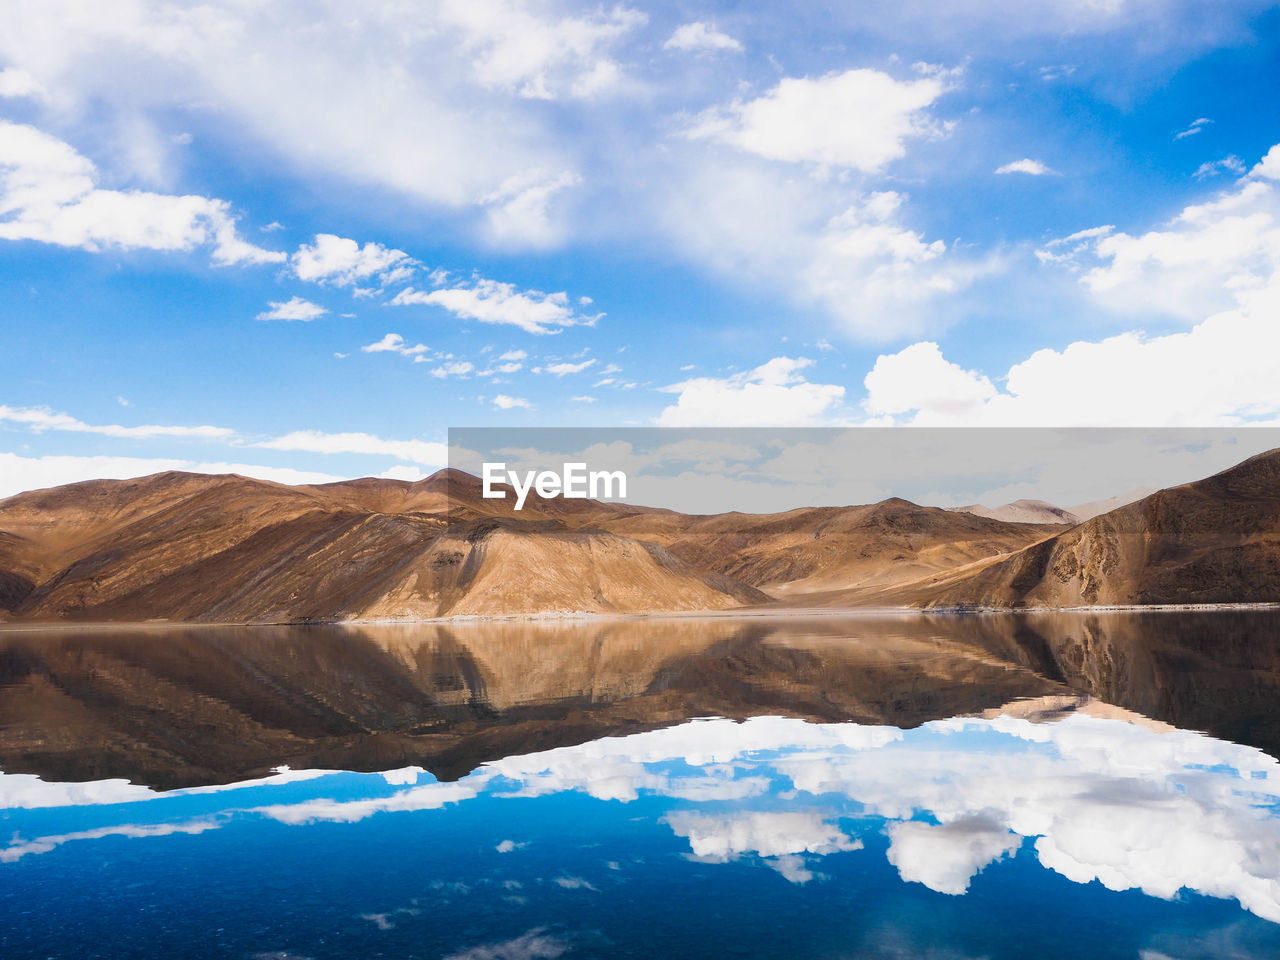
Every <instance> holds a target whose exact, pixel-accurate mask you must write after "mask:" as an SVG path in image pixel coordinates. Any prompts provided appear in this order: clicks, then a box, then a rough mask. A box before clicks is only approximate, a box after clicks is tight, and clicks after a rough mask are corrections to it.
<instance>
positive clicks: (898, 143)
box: [688, 69, 953, 173]
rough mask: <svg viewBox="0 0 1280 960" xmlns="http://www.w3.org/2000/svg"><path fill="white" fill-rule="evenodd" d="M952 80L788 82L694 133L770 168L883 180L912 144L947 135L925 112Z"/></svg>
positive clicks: (860, 73)
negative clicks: (797, 166)
mask: <svg viewBox="0 0 1280 960" xmlns="http://www.w3.org/2000/svg"><path fill="white" fill-rule="evenodd" d="M952 76H953V74H952V73H950V72H948V71H940V70H931V71H928V72H926V73H925V74H924V75H923V76H921V77H919V78H918V79H915V80H905V81H899V80H895V79H894V78H893V77H891V76H889V75H888V74H887V73H882V72H880V71H879V70H869V69H857V70H848V71H845V72H844V73H829V74H826V75H825V76H822V77H818V78H817V79H809V78H794V77H788V78H786V79H784V80H782V81H781V82H780V83H779V84H778V85H777V86H776V87H774V88H773V89H772V90H770V91H769V92H768V93H766V94H764V95H763V96H761V97H759V98H757V99H755V100H748V101H736V102H734V103H733V104H731V105H730V106H728V107H726V108H724V109H722V110H712V111H709V112H707V113H705V114H703V115H702V116H701V117H699V118H698V121H697V123H696V124H694V126H693V127H691V128H690V129H689V131H688V135H689V136H690V137H693V138H696V139H713V140H717V141H720V142H722V143H726V144H729V145H730V146H734V147H737V148H738V149H740V150H743V151H746V152H747V153H751V154H755V155H756V156H760V157H764V158H766V159H769V160H781V161H784V162H788V163H811V164H816V165H818V166H821V167H843V168H849V169H852V170H859V171H862V172H864V173H878V172H879V171H880V170H882V169H883V168H884V167H886V166H887V165H888V164H889V163H890V162H891V161H893V160H897V159H899V158H900V157H902V156H904V155H905V154H906V142H907V141H908V140H914V139H920V138H926V137H937V136H941V135H942V134H943V133H945V131H946V129H947V128H946V126H945V125H944V124H942V123H939V122H938V121H937V120H936V119H934V118H933V117H932V116H931V115H929V114H928V113H927V112H926V108H927V107H929V106H930V105H931V104H933V102H934V101H936V100H937V99H938V98H939V97H940V96H942V95H943V93H945V92H946V91H947V89H948V88H949V86H950V83H951V78H952Z"/></svg>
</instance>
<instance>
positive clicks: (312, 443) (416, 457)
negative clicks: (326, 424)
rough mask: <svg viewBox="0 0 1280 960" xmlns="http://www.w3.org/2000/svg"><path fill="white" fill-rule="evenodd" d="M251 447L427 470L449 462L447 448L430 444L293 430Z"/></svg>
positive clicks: (352, 434) (368, 435)
mask: <svg viewBox="0 0 1280 960" xmlns="http://www.w3.org/2000/svg"><path fill="white" fill-rule="evenodd" d="M254 446H256V447H263V448H266V449H268V450H297V451H302V452H305V453H362V454H387V455H389V456H393V457H396V458H397V459H400V460H407V461H409V462H410V463H420V464H424V465H426V466H429V467H440V466H443V465H445V464H446V463H448V462H449V447H448V445H447V444H444V443H438V442H435V441H430V440H385V439H383V438H382V437H377V436H374V435H373V434H369V433H323V432H321V431H319V430H295V431H294V432H293V433H288V434H285V435H284V436H283V437H275V438H274V439H271V440H263V441H260V442H258V443H255V444H254Z"/></svg>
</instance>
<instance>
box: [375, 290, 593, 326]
mask: <svg viewBox="0 0 1280 960" xmlns="http://www.w3.org/2000/svg"><path fill="white" fill-rule="evenodd" d="M391 303H392V304H394V305H396V306H409V305H412V304H424V305H427V306H434V307H440V308H442V309H444V310H447V311H449V312H450V313H452V314H454V315H455V316H458V317H461V318H462V319H464V320H477V321H479V322H480V323H502V324H510V325H512V326H515V327H519V328H520V329H521V330H524V331H525V332H526V333H534V334H550V333H559V332H560V331H561V330H563V329H564V328H565V327H573V326H580V325H585V326H594V324H595V322H596V321H597V320H598V319H599V318H600V317H601V316H603V314H596V315H593V316H586V315H583V314H580V313H578V312H577V311H576V310H575V309H574V308H573V306H572V305H571V304H570V302H569V295H568V294H567V293H564V292H563V291H561V292H559V293H543V292H541V291H540V290H519V289H517V288H516V286H515V284H512V283H499V282H498V281H496V280H486V279H483V278H477V279H475V280H474V281H472V282H471V283H468V284H463V285H459V286H454V287H445V288H442V289H438V290H430V291H425V290H415V289H414V288H413V287H408V288H406V289H404V290H402V291H400V292H399V293H398V294H396V296H395V297H394V299H392V301H391Z"/></svg>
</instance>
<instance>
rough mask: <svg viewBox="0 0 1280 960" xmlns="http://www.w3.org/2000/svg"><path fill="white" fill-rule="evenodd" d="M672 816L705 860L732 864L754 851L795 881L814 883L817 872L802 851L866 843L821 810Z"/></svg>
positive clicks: (670, 819) (695, 853)
mask: <svg viewBox="0 0 1280 960" xmlns="http://www.w3.org/2000/svg"><path fill="white" fill-rule="evenodd" d="M666 821H667V824H668V825H669V826H670V827H671V829H672V830H673V831H674V832H675V834H676V836H678V837H685V838H687V839H688V841H689V848H690V849H691V850H692V851H693V856H694V857H695V858H697V859H699V860H702V861H704V862H708V863H728V862H729V861H731V860H737V859H739V858H740V857H742V856H743V855H745V854H754V855H755V856H758V857H760V858H762V859H763V860H765V862H766V863H768V865H769V866H771V867H772V868H773V869H775V870H777V871H778V872H779V873H780V874H782V875H783V876H784V877H786V878H787V879H788V880H790V881H791V882H792V883H808V882H809V881H810V880H812V879H813V876H814V875H813V872H812V871H810V870H809V869H808V868H807V866H806V863H805V859H804V857H802V856H800V854H803V853H812V854H818V855H819V856H822V855H825V854H828V853H837V852H839V851H841V850H859V849H861V848H862V841H861V840H854V839H851V838H850V837H848V836H847V835H846V834H845V833H844V832H843V831H842V830H841V829H840V828H839V827H838V826H836V825H835V824H834V823H829V822H828V821H827V820H826V819H824V818H823V815H822V814H820V813H799V812H797V813H771V812H765V811H754V812H749V813H738V814H728V815H724V816H716V815H712V814H702V813H694V812H692V811H688V810H680V811H677V812H675V813H672V814H669V815H668V816H667V818H666Z"/></svg>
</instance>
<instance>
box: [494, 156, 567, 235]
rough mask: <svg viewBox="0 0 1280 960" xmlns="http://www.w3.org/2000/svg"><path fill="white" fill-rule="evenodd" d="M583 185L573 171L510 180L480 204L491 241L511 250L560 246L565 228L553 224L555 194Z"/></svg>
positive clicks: (538, 174) (558, 224)
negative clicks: (551, 210) (483, 209)
mask: <svg viewBox="0 0 1280 960" xmlns="http://www.w3.org/2000/svg"><path fill="white" fill-rule="evenodd" d="M581 182H582V177H580V176H579V175H578V174H576V173H574V172H572V171H570V170H566V171H564V172H563V173H561V174H559V175H558V176H554V177H549V176H545V175H544V174H543V173H542V172H541V171H533V172H531V173H526V174H519V175H517V176H514V177H511V178H509V179H508V180H507V181H506V182H505V183H503V184H502V185H501V186H500V187H498V189H497V190H495V191H493V192H492V193H490V194H488V195H487V196H484V197H482V198H481V200H480V203H481V204H482V205H483V206H485V207H486V208H487V209H488V231H489V238H490V240H492V241H493V242H494V243H497V244H499V245H501V246H511V247H534V248H541V247H550V246H553V245H555V244H557V243H559V242H560V241H561V240H563V239H564V234H565V228H564V225H563V224H561V223H556V222H553V221H552V218H551V214H550V207H551V202H552V201H553V200H554V199H555V196H556V194H558V193H561V192H562V191H564V190H567V189H569V188H570V187H574V186H577V185H578V184H579V183H581Z"/></svg>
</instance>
